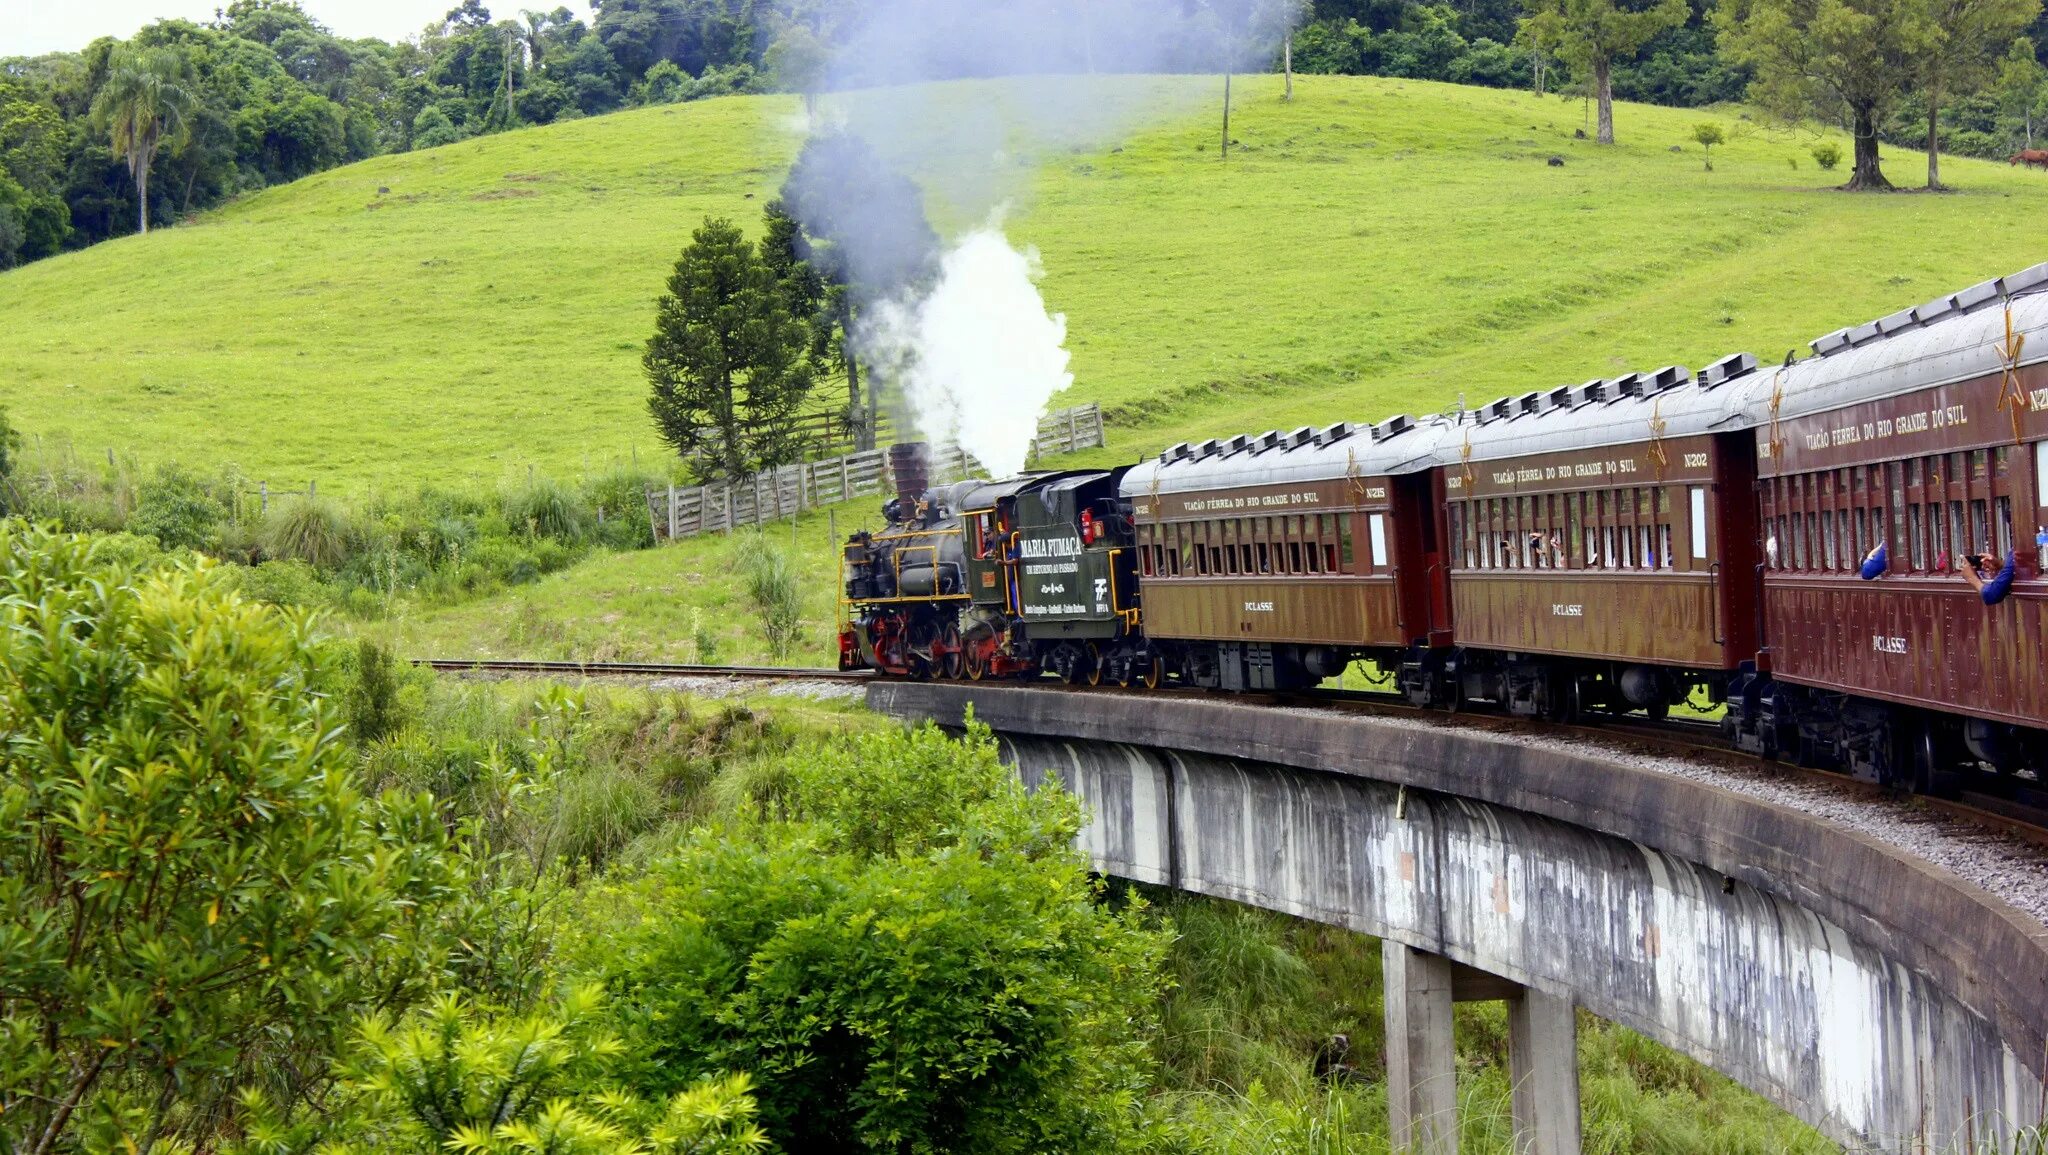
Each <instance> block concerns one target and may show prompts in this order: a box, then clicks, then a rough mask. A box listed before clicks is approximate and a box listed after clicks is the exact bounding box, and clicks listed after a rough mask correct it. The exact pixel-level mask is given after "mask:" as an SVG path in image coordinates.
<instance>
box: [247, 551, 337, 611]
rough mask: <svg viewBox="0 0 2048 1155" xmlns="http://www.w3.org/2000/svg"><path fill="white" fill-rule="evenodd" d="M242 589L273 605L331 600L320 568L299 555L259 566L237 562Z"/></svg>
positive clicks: (301, 604) (322, 604) (302, 604)
mask: <svg viewBox="0 0 2048 1155" xmlns="http://www.w3.org/2000/svg"><path fill="white" fill-rule="evenodd" d="M235 573H236V574H237V576H238V577H239V579H240V583H241V588H242V592H243V593H244V594H247V595H248V596H249V597H252V598H255V599H256V600H257V601H261V602H269V603H270V604H271V605H274V606H291V607H314V606H324V605H326V604H328V602H329V601H330V600H332V594H331V592H330V591H329V590H328V588H327V586H326V585H325V584H323V583H322V582H321V581H320V571H318V570H316V569H314V568H313V567H312V566H310V565H307V564H306V563H305V562H302V561H299V560H298V559H296V558H281V559H279V560H277V561H267V562H264V563H263V564H262V565H257V566H237V567H235Z"/></svg>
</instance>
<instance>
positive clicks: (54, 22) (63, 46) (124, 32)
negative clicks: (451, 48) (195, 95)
mask: <svg viewBox="0 0 2048 1155" xmlns="http://www.w3.org/2000/svg"><path fill="white" fill-rule="evenodd" d="M556 3H559V0H549V2H548V4H547V5H546V7H549V8H553V7H554V6H555V5H556ZM226 4H227V0H0V56H38V55H41V54H42V53H45V52H76V51H77V50H79V49H80V48H83V47H85V46H86V45H87V44H89V43H91V42H92V41H93V40H96V39H98V38H99V37H101V36H119V37H124V38H125V37H127V36H129V35H130V34H132V33H133V32H134V31H135V30H136V29H137V28H140V27H142V26H143V25H145V24H148V23H151V22H153V21H156V20H162V19H166V18H169V17H183V18H184V19H187V20H194V21H199V20H211V19H213V11H214V9H216V8H221V7H225V6H226ZM299 6H300V7H301V8H304V9H305V10H306V12H307V13H308V14H309V15H311V16H312V17H313V19H315V20H318V21H319V22H320V23H322V24H325V25H326V26H327V27H329V28H331V29H333V30H334V32H335V34H336V35H338V36H347V37H359V36H375V37H377V38H379V39H381V40H399V39H403V38H405V37H407V36H412V35H415V34H417V33H418V32H419V30H420V29H422V28H424V27H426V26H427V24H428V23H429V22H431V21H433V20H437V19H439V18H440V17H441V16H442V15H443V14H444V13H446V12H447V11H448V9H450V8H452V7H454V6H455V4H454V0H301V3H300V5H299ZM487 6H488V7H490V8H491V9H492V10H493V11H494V12H498V10H499V9H503V11H502V12H498V14H499V15H514V14H516V13H517V11H518V9H520V8H522V7H526V8H539V7H542V5H541V4H540V3H538V2H537V0H525V2H524V3H521V2H520V0H504V2H503V3H497V4H488V5H487ZM570 7H571V8H573V9H575V10H576V11H577V12H578V14H579V15H580V14H582V11H583V9H584V8H585V5H584V4H582V3H571V4H570Z"/></svg>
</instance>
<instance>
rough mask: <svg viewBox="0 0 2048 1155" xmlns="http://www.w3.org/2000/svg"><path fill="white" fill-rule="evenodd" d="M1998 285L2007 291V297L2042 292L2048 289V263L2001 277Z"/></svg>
mask: <svg viewBox="0 0 2048 1155" xmlns="http://www.w3.org/2000/svg"><path fill="white" fill-rule="evenodd" d="M1998 285H1999V287H2000V288H2001V289H2004V290H2005V295H2006V296H2008V297H2017V296H2021V295H2022V294H2025V293H2037V292H2040V291H2041V290H2042V289H2044V288H2048V262H2044V263H2042V264H2038V265H2035V266H2033V267H2032V268H2026V269H2021V270H2020V271H2019V272H2017V273H2009V274H2007V275H2006V276H2003V277H2000V278H1999V279H1998Z"/></svg>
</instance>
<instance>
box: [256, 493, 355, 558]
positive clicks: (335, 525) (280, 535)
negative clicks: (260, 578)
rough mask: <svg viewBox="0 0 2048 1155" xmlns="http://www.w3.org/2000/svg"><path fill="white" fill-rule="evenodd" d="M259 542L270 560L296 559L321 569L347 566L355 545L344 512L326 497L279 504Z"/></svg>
mask: <svg viewBox="0 0 2048 1155" xmlns="http://www.w3.org/2000/svg"><path fill="white" fill-rule="evenodd" d="M262 540H263V548H264V550H265V552H267V553H268V554H269V555H270V556H272V557H283V558H295V559H297V560H299V561H302V562H305V563H306V564H307V565H311V566H317V567H319V568H321V569H338V568H340V567H341V566H342V565H344V564H346V563H347V562H348V560H349V557H350V556H351V551H352V548H353V544H354V542H353V537H352V533H351V527H350V525H349V518H348V513H347V511H345V510H343V509H342V508H341V506H340V505H338V504H336V503H335V502H334V501H333V500H332V499H330V498H325V497H295V498H291V499H289V500H286V501H280V502H278V503H277V505H276V507H275V508H273V509H272V510H271V511H270V516H269V517H268V518H266V519H265V520H264V523H263V533H262Z"/></svg>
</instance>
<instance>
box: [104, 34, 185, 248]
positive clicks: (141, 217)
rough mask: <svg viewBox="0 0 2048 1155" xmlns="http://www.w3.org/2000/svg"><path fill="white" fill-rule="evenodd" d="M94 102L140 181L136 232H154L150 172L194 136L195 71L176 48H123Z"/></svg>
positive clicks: (137, 184)
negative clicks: (159, 158)
mask: <svg viewBox="0 0 2048 1155" xmlns="http://www.w3.org/2000/svg"><path fill="white" fill-rule="evenodd" d="M110 63H111V65H112V67H111V69H110V70H109V71H108V73H107V80H106V83H105V84H103V85H101V86H100V91H99V95H98V96H96V97H94V98H93V102H92V119H93V123H94V125H95V126H97V127H99V128H100V129H102V130H103V131H105V132H106V133H107V134H108V135H109V137H110V138H111V139H112V143H113V149H114V156H115V157H116V158H118V159H121V160H124V161H126V162H127V164H128V175H129V177H131V178H132V179H133V180H134V181H135V201H136V206H137V208H136V217H137V220H138V224H137V230H138V231H139V232H143V233H147V232H149V169H150V166H151V165H154V164H155V163H156V154H157V151H158V150H159V149H162V148H165V147H170V148H177V147H178V146H179V145H180V144H182V143H183V142H184V141H185V139H186V137H187V136H189V135H190V133H191V127H192V113H193V110H194V109H195V107H196V106H197V104H198V101H197V99H196V98H195V97H194V95H193V89H192V67H191V65H190V64H188V63H187V62H186V60H185V57H184V55H183V54H182V53H180V52H178V51H177V50H176V49H172V48H143V49H135V48H129V47H123V48H120V49H117V50H116V51H115V53H114V56H113V59H112V61H111V62H110Z"/></svg>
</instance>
